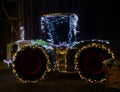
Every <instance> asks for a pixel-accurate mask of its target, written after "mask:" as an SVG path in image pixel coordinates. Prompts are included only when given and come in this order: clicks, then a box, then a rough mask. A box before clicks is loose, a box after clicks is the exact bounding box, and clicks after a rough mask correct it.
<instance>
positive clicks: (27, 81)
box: [12, 45, 51, 83]
mask: <svg viewBox="0 0 120 92" xmlns="http://www.w3.org/2000/svg"><path fill="white" fill-rule="evenodd" d="M27 47H30V48H32V49H35V48H39V49H40V50H41V51H42V53H44V55H45V57H46V59H47V64H46V70H45V71H44V73H43V75H42V76H41V77H40V78H39V79H37V80H35V81H31V80H28V79H23V78H21V77H20V76H19V74H18V71H17V70H16V68H15V66H16V65H15V61H16V58H17V54H18V53H19V52H21V51H24V49H26V48H27ZM50 64H51V63H50V59H49V56H48V54H47V53H46V51H45V50H44V49H43V47H41V46H37V45H30V46H25V47H23V48H21V49H20V50H19V51H17V52H16V53H15V54H14V55H13V63H12V71H13V73H14V74H15V75H16V77H17V78H18V79H19V80H20V81H21V82H23V83H29V82H31V83H36V82H38V81H39V80H42V79H44V76H45V75H46V72H50V70H51V69H50Z"/></svg>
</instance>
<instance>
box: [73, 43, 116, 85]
mask: <svg viewBox="0 0 120 92" xmlns="http://www.w3.org/2000/svg"><path fill="white" fill-rule="evenodd" d="M92 47H95V48H101V49H103V50H106V51H107V52H108V54H110V55H111V58H112V59H115V56H114V54H113V52H112V51H111V50H110V49H109V48H108V47H106V46H105V45H103V44H100V43H94V42H93V43H90V44H87V45H85V46H83V47H82V48H80V49H79V50H78V52H77V53H76V54H75V60H74V61H75V62H74V64H75V69H76V70H77V72H78V74H79V76H80V77H81V79H83V80H86V81H89V82H91V83H101V82H103V81H105V80H106V79H105V78H102V79H101V80H99V81H98V80H91V79H89V78H86V77H85V76H83V75H82V73H81V71H80V69H79V67H78V66H79V65H78V60H77V59H78V56H79V55H80V53H81V52H82V51H83V50H85V49H87V48H92Z"/></svg>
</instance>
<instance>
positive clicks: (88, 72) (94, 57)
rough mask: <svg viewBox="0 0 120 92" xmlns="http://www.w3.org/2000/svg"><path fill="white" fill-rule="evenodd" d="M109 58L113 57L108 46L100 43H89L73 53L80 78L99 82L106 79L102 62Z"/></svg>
mask: <svg viewBox="0 0 120 92" xmlns="http://www.w3.org/2000/svg"><path fill="white" fill-rule="evenodd" d="M110 58H113V59H114V58H115V57H114V54H113V53H112V51H111V50H110V48H108V47H106V46H105V45H103V44H100V43H90V44H87V45H84V46H83V47H82V48H80V49H79V50H78V51H77V53H76V54H75V62H74V63H75V69H76V70H77V72H78V74H79V76H80V77H81V78H82V79H84V80H86V81H89V82H91V83H100V82H103V81H104V80H106V79H105V70H104V67H103V64H102V62H103V61H104V60H107V59H110Z"/></svg>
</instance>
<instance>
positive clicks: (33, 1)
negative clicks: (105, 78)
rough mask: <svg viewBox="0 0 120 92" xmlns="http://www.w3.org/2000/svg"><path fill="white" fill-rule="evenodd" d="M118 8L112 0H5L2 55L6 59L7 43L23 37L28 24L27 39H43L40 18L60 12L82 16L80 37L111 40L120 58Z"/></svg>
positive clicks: (0, 9) (0, 8)
mask: <svg viewBox="0 0 120 92" xmlns="http://www.w3.org/2000/svg"><path fill="white" fill-rule="evenodd" d="M118 10H119V9H118V5H117V2H114V3H113V1H112V0H109V1H108V0H1V1H0V58H1V59H2V58H6V45H7V44H8V43H11V42H14V41H16V40H18V39H19V27H20V26H22V25H23V26H24V27H25V34H26V36H25V38H26V39H39V38H41V31H40V17H41V16H42V15H43V14H48V13H59V12H60V13H66V12H67V13H76V14H77V15H78V17H79V21H78V31H80V34H79V35H77V38H78V40H87V39H103V40H109V41H110V43H111V49H112V50H113V52H114V53H115V55H116V57H117V58H119V57H120V53H119V51H120V48H119V47H120V31H119V29H120V28H119V21H118V18H119V15H118V14H117V13H116V12H118ZM5 11H6V12H5ZM8 16H9V17H10V18H8ZM11 18H12V19H11Z"/></svg>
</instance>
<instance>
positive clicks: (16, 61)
mask: <svg viewBox="0 0 120 92" xmlns="http://www.w3.org/2000/svg"><path fill="white" fill-rule="evenodd" d="M49 60H50V59H49V55H48V54H47V53H46V51H45V49H44V48H43V47H41V46H35V45H31V46H26V47H24V48H22V49H21V50H19V51H18V52H16V53H15V55H14V56H13V64H12V69H13V73H15V75H16V76H17V77H18V78H19V80H21V81H22V82H24V83H28V82H37V81H39V80H41V79H42V78H44V75H45V74H46V72H47V71H49V64H50V61H49Z"/></svg>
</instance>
